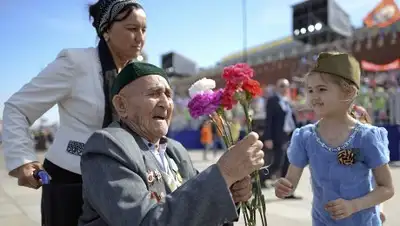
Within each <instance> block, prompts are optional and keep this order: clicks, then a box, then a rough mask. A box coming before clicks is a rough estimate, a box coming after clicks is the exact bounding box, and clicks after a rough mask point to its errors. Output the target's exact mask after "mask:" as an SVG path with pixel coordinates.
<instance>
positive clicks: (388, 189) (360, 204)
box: [353, 164, 394, 212]
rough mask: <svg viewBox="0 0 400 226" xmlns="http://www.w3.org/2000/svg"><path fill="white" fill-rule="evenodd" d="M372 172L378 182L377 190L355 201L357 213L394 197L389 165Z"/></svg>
mask: <svg viewBox="0 0 400 226" xmlns="http://www.w3.org/2000/svg"><path fill="white" fill-rule="evenodd" d="M372 172H373V174H374V178H375V182H376V186H375V189H374V190H373V191H372V192H370V193H368V194H367V195H365V196H363V197H361V198H358V199H354V200H353V203H354V208H355V210H356V211H357V212H358V211H361V210H364V209H368V208H371V207H373V206H376V205H380V204H381V203H383V202H384V201H386V200H388V199H390V198H391V197H393V195H394V188H393V183H392V176H391V174H390V169H389V165H388V164H385V165H382V166H379V167H377V168H375V169H373V170H372Z"/></svg>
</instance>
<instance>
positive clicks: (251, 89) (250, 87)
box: [242, 79, 262, 98]
mask: <svg viewBox="0 0 400 226" xmlns="http://www.w3.org/2000/svg"><path fill="white" fill-rule="evenodd" d="M242 89H243V90H245V91H246V92H247V93H248V94H250V95H251V97H252V98H254V97H257V96H261V94H262V89H261V86H260V83H259V82H258V81H256V80H254V79H248V80H246V81H245V82H244V83H243V86H242Z"/></svg>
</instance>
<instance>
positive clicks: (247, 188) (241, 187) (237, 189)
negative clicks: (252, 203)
mask: <svg viewBox="0 0 400 226" xmlns="http://www.w3.org/2000/svg"><path fill="white" fill-rule="evenodd" d="M231 193H232V198H233V201H234V202H235V203H239V202H246V201H248V200H249V199H250V198H251V196H252V195H253V194H252V185H251V177H250V176H246V177H245V178H243V179H242V180H240V181H238V182H236V183H234V184H233V185H232V187H231Z"/></svg>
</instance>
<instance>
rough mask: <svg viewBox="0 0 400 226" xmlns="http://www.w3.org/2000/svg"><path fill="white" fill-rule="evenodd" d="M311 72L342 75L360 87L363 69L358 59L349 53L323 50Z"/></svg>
mask: <svg viewBox="0 0 400 226" xmlns="http://www.w3.org/2000/svg"><path fill="white" fill-rule="evenodd" d="M311 72H321V73H328V74H331V75H335V76H340V77H342V78H344V79H347V80H349V81H351V82H353V83H354V85H356V86H357V88H360V76H361V69H360V64H359V63H358V61H357V60H356V59H355V58H354V57H353V56H351V55H349V54H347V53H339V52H322V53H320V54H319V56H318V59H317V63H316V64H315V66H314V68H313V69H312V70H311Z"/></svg>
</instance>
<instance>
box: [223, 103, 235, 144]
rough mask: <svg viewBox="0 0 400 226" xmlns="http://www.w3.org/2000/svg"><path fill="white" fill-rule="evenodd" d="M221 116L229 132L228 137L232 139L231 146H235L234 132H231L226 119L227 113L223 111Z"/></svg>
mask: <svg viewBox="0 0 400 226" xmlns="http://www.w3.org/2000/svg"><path fill="white" fill-rule="evenodd" d="M221 115H222V118H223V121H224V122H225V123H224V125H225V127H226V128H228V131H227V132H228V137H229V139H230V142H231V144H232V145H233V143H234V141H233V137H232V130H231V127H230V125H229V122H228V119H227V118H226V114H225V111H223V110H222V111H221Z"/></svg>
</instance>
